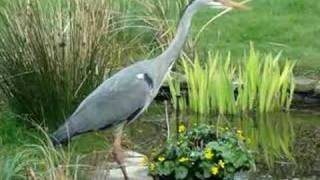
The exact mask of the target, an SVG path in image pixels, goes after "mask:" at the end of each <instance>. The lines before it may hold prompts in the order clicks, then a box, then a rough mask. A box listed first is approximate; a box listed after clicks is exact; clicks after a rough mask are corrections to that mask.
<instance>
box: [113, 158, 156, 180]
mask: <svg viewBox="0 0 320 180" xmlns="http://www.w3.org/2000/svg"><path fill="white" fill-rule="evenodd" d="M127 154H128V157H127V158H126V169H127V173H128V176H129V178H130V180H141V179H143V180H152V179H153V178H152V177H150V176H148V168H147V166H146V165H145V164H144V163H143V162H144V159H145V156H144V155H142V154H139V153H136V152H127ZM107 179H108V180H123V174H122V172H121V169H120V168H118V167H116V165H114V166H113V168H111V169H110V171H109V176H108V178H107Z"/></svg>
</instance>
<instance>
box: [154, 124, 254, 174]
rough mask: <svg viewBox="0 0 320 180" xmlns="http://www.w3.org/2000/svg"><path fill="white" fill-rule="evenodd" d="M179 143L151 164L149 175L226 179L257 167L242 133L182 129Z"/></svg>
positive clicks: (195, 128) (207, 126)
mask: <svg viewBox="0 0 320 180" xmlns="http://www.w3.org/2000/svg"><path fill="white" fill-rule="evenodd" d="M179 133H180V134H179V137H178V139H177V142H169V143H168V144H167V145H166V146H165V148H164V150H163V151H161V152H160V153H159V154H157V155H156V156H154V157H153V158H152V160H151V161H150V162H149V165H148V167H149V172H150V174H151V175H153V176H155V177H157V178H159V179H223V178H232V177H233V176H234V175H235V174H236V173H237V172H239V171H247V170H250V169H251V168H253V167H254V159H253V156H252V154H251V152H250V151H249V150H248V149H246V147H245V143H244V141H245V138H244V137H243V135H242V131H240V130H238V131H237V132H236V133H235V132H233V131H229V130H226V129H220V130H217V129H215V128H214V127H213V126H209V125H205V124H202V125H198V126H195V127H192V128H191V129H190V130H189V131H186V127H185V126H184V125H180V127H179Z"/></svg>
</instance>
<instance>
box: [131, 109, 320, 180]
mask: <svg viewBox="0 0 320 180" xmlns="http://www.w3.org/2000/svg"><path fill="white" fill-rule="evenodd" d="M151 109H152V110H149V112H147V113H145V115H143V117H142V118H140V119H139V120H137V121H136V122H135V123H133V124H131V125H130V127H129V128H128V130H127V132H126V135H127V136H128V137H130V139H131V140H132V141H133V144H135V146H134V147H133V148H134V149H135V150H136V151H138V152H142V153H145V154H149V153H150V152H151V151H152V149H154V148H161V146H162V145H163V144H164V142H165V141H166V138H167V125H166V118H165V114H166V113H165V111H164V109H165V108H164V107H163V106H158V107H156V108H154V107H153V108H151ZM168 114H169V121H170V126H171V128H170V129H171V130H172V129H174V128H175V124H176V119H178V121H179V122H180V121H183V122H184V123H185V124H187V125H188V124H191V123H201V122H208V123H213V124H216V125H217V126H221V127H230V128H238V129H241V130H242V131H243V133H244V135H245V137H246V138H247V139H248V140H249V144H248V145H249V146H250V147H251V148H252V149H253V150H254V151H255V153H256V157H257V170H256V172H254V173H251V175H250V176H251V178H250V179H292V178H300V179H320V109H313V110H310V109H309V110H293V111H292V112H290V113H272V114H268V115H265V116H250V117H249V116H248V117H197V116H194V115H180V116H179V118H176V115H175V113H174V112H169V113H168Z"/></svg>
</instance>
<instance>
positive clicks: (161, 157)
mask: <svg viewBox="0 0 320 180" xmlns="http://www.w3.org/2000/svg"><path fill="white" fill-rule="evenodd" d="M158 160H159V161H160V162H162V161H164V160H166V158H165V157H163V156H160V157H158Z"/></svg>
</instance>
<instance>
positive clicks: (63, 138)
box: [50, 123, 72, 146]
mask: <svg viewBox="0 0 320 180" xmlns="http://www.w3.org/2000/svg"><path fill="white" fill-rule="evenodd" d="M71 137H72V134H71V132H70V130H69V128H68V125H67V123H66V124H65V125H63V126H61V127H60V128H59V129H58V130H57V131H55V132H54V133H53V134H52V135H51V136H50V139H51V142H52V144H53V145H54V146H57V145H61V144H67V143H68V142H69V140H70V139H71Z"/></svg>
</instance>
